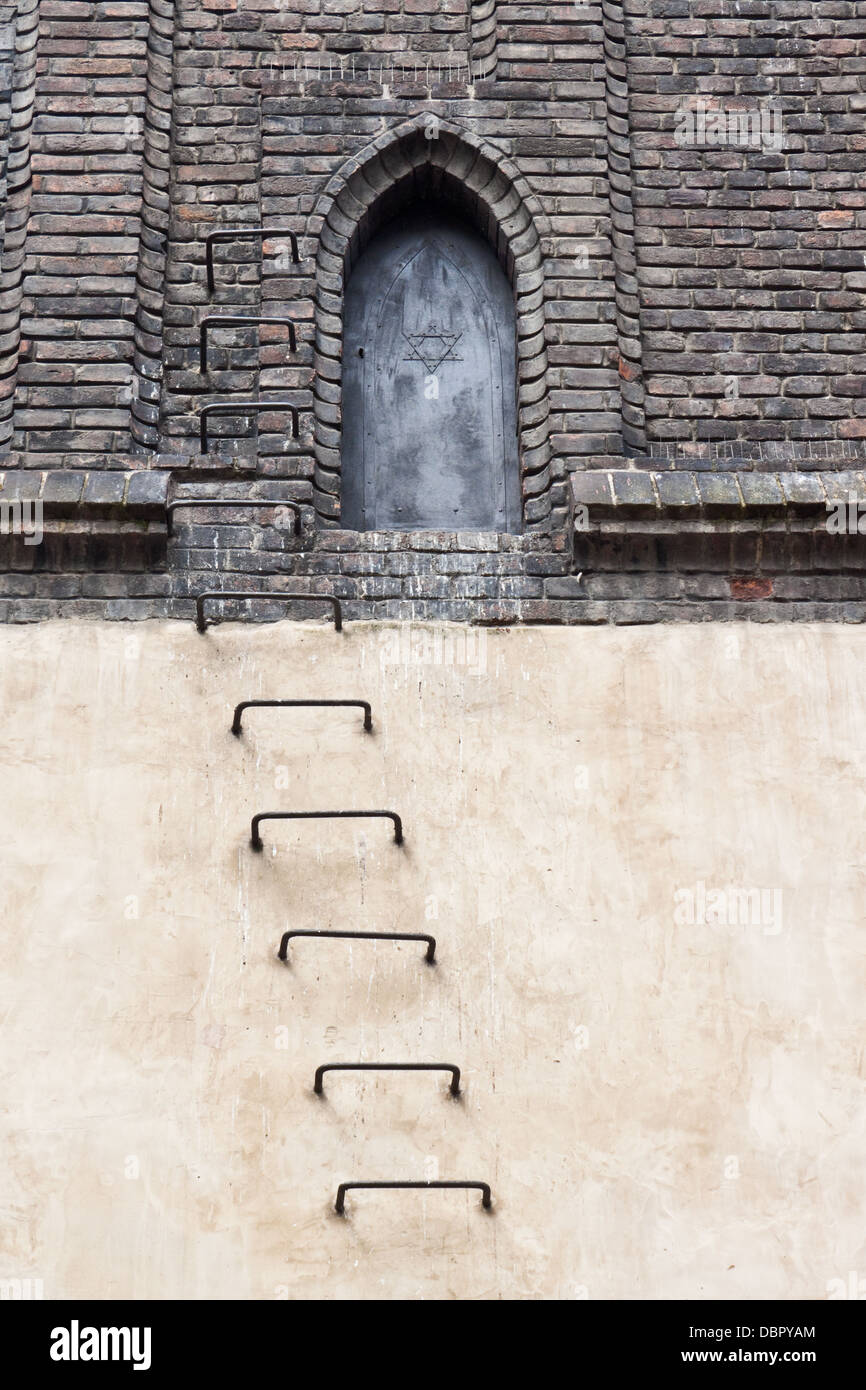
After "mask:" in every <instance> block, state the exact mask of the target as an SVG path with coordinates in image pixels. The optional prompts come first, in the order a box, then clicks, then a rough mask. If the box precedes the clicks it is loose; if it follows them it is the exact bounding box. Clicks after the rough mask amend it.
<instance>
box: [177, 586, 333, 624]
mask: <svg viewBox="0 0 866 1390" xmlns="http://www.w3.org/2000/svg"><path fill="white" fill-rule="evenodd" d="M208 599H214V600H216V599H232V600H235V599H246V600H251V599H270V600H271V601H273V602H281V603H330V604H332V605H333V609H334V630H335V632H342V631H343V609H342V606H341V604H340V600H339V599H338V598H334V596H333V594H273V593H270V592H269V590H267V589H256V590H238V589H208V590H207V591H206V592H205V593H203V594H197V595H196V600H195V625H196V627H197V628H198V630H199V632H204V631H205V629H206V627H207V623H206V622H205V616H204V606H205V604H206V603H207V601H208Z"/></svg>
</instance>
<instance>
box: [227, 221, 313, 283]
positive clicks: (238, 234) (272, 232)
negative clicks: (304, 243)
mask: <svg viewBox="0 0 866 1390" xmlns="http://www.w3.org/2000/svg"><path fill="white" fill-rule="evenodd" d="M275 236H284V237H288V239H289V241H290V243H291V247H292V260H293V261H294V263H295V265H300V263H301V258H300V256H299V255H298V238H297V236H296V234H295V233H294V232H290V231H289V229H288V227H233V228H226V229H225V230H223V231H219V232H211V233H210V234H209V235H208V236H207V237H206V238H205V247H204V258H205V264H206V266H207V288H208V294H213V292H214V289H215V288H216V286H215V282H214V268H213V249H214V246H216V245H217V243H218V242H226V241H254V240H256V239H257V238H258V237H263V238H265V239H267V240H270V239H271V237H275Z"/></svg>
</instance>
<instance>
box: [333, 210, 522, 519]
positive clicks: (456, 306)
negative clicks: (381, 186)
mask: <svg viewBox="0 0 866 1390" xmlns="http://www.w3.org/2000/svg"><path fill="white" fill-rule="evenodd" d="M343 332H344V338H343V457H342V520H343V525H344V526H345V527H346V528H347V529H348V530H359V531H372V530H376V531H387V530H400V531H405V530H426V529H434V530H483V531H512V532H515V531H519V530H520V485H519V468H518V450H517V390H516V387H517V374H516V322H515V313H514V302H513V299H512V295H511V290H510V288H509V285H508V282H507V280H506V278H505V276H504V274H503V272H502V270H501V269H500V266H499V263H498V262H497V260H496V258H495V256H494V255H493V253H492V251H491V250H490V248H489V247H488V245H487V243H486V242H484V241H483V240H482V239H481V237H480V236H478V235H476V233H474V232H473V231H471V230H469V228H467V227H465V226H464V225H463V224H462V223H459V222H456V221H452V220H450V219H449V218H448V217H447V216H443V215H442V214H441V213H440V212H439V211H438V210H436V209H429V208H427V207H422V208H420V209H418V210H416V211H414V212H412V213H410V214H406V215H404V216H402V217H401V218H400V219H399V220H398V221H397V222H394V223H391V224H390V226H389V227H388V228H387V229H386V230H385V231H384V232H383V233H381V234H380V235H379V236H378V237H377V238H376V239H375V240H374V241H373V242H372V244H371V245H370V246H369V247H368V248H367V250H366V252H365V253H364V255H363V257H362V259H361V260H360V261H359V262H358V265H357V266H356V268H355V271H354V273H353V275H352V278H351V280H350V282H349V287H348V290H347V293H346V303H345V319H344V326H343Z"/></svg>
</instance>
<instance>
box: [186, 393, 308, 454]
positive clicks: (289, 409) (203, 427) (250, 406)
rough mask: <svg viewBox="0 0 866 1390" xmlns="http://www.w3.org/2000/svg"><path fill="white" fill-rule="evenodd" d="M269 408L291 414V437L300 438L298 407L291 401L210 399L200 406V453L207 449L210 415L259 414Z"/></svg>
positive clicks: (204, 452) (205, 451)
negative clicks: (207, 402) (206, 403)
mask: <svg viewBox="0 0 866 1390" xmlns="http://www.w3.org/2000/svg"><path fill="white" fill-rule="evenodd" d="M270 410H275V411H277V410H284V411H285V412H286V413H287V414H288V415H291V417H292V438H293V439H299V438H300V434H301V424H300V414H299V412H298V407H297V406H296V405H293V404H292V402H291V401H211V402H210V404H209V405H203V406H202V408H201V414H200V422H199V423H200V433H201V451H202V453H203V454H206V453H207V451H208V420H209V419H210V417H211V415H261V414H263V413H264V412H265V411H270Z"/></svg>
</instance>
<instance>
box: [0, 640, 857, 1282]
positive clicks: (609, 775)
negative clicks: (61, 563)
mask: <svg viewBox="0 0 866 1390" xmlns="http://www.w3.org/2000/svg"><path fill="white" fill-rule="evenodd" d="M434 638H435V639H436V640H435V641H434ZM467 642H468V646H466V645H465V644H466V643H467ZM449 658H452V659H451V660H449ZM269 696H273V697H283V698H303V697H304V696H311V697H321V698H340V697H343V698H355V697H357V698H367V699H370V700H371V701H372V703H373V713H374V720H375V732H374V734H373V735H372V736H365V735H364V733H363V732H362V729H361V721H360V717H359V716H357V715H356V714H355V713H353V712H349V713H346V712H341V713H336V714H335V713H331V714H326V713H322V712H320V711H311V712H300V713H297V712H292V713H287V712H286V713H284V712H270V711H269V712H260V713H252V714H250V715H248V716H247V727H246V732H245V735H244V737H243V739H242V740H241V741H238V740H235V739H234V738H232V737H231V735H230V733H229V723H230V717H231V710H232V707H233V705H234V703H235V702H236V701H237V700H240V699H245V698H256V697H260V698H261V697H269ZM0 700H2V712H3V714H2V734H0V742H2V747H3V763H4V768H5V771H4V778H3V788H2V798H0V835H2V840H0V843H2V845H3V886H2V899H3V902H2V940H0V975H2V984H0V1093H2V1143H0V1204H2V1212H0V1278H26V1277H34V1278H41V1279H42V1280H43V1285H44V1292H45V1296H46V1297H49V1298H51V1297H76V1298H78V1297H81V1298H85V1297H95V1298H100V1297H105V1298H208V1299H221V1298H231V1297H242V1298H252V1299H273V1298H285V1297H288V1298H291V1299H318V1298H335V1299H343V1298H362V1299H396V1298H408V1299H422V1298H438V1299H449V1298H460V1299H497V1298H529V1299H574V1298H583V1297H589V1298H593V1299H604V1298H647V1297H654V1298H661V1297H670V1298H688V1297H730V1298H735V1297H736V1298H741V1297H745V1298H779V1297H781V1298H794V1297H807V1298H824V1297H826V1296H827V1290H828V1286H829V1281H832V1280H833V1279H842V1280H847V1279H848V1278H849V1272H850V1271H852V1270H858V1271H859V1272H860V1275H861V1277H862V1276H863V1275H866V1244H864V1229H863V1200H862V1187H863V1182H862V1176H863V1162H864V1156H866V1133H864V1131H866V1118H864V1117H866V1108H864V1031H863V1017H864V998H866V930H864V921H863V918H864V914H863V897H864V876H866V855H864V832H863V813H864V758H866V754H864V748H866V739H864V729H866V633H864V631H863V630H862V629H861V628H856V627H852V628H847V627H846V628H834V627H830V626H820V627H818V626H816V627H812V628H808V627H803V628H793V627H778V628H770V627H758V626H749V627H746V626H744V627H722V626H718V627H716V626H706V627H694V626H683V627H676V628H663V627H651V628H642V629H638V628H632V629H620V630H611V629H604V630H591V629H587V628H577V629H571V630H567V629H534V630H533V629H522V630H511V631H490V632H489V633H479V632H475V633H467V631H466V630H465V629H460V628H454V629H447V628H446V629H435V630H434V629H426V630H425V629H421V628H414V629H409V628H404V629H399V628H382V627H374V626H363V625H356V626H353V625H349V626H348V627H347V629H346V631H345V632H344V633H343V635H342V636H338V635H337V634H335V633H334V632H333V631H332V630H330V629H329V628H327V627H325V626H324V625H318V624H303V625H297V624H286V623H279V624H275V625H268V626H260V627H252V626H245V625H226V626H223V627H220V628H217V629H211V630H210V631H209V632H208V634H207V635H206V636H204V637H199V636H198V635H197V634H196V632H195V631H194V628H193V626H192V624H189V625H181V624H177V623H174V624H170V623H142V624H138V625H121V624H104V625H99V624H85V623H72V622H70V623H68V624H64V623H57V624H45V625H42V626H39V627H26V628H5V629H2V630H0ZM352 806H355V807H365V806H377V807H378V806H383V807H386V808H393V809H395V810H397V811H399V812H400V813H401V815H402V816H403V817H404V821H405V831H406V843H405V846H404V847H403V848H402V849H399V848H397V847H396V846H395V845H394V844H393V843H392V841H391V837H390V833H389V828H388V826H387V824H386V823H381V822H380V823H376V822H370V823H366V824H363V823H360V822H355V823H351V824H346V823H344V824H336V825H335V824H332V823H318V824H316V823H308V824H306V825H293V826H292V825H285V824H284V825H279V826H266V827H265V840H266V850H265V853H264V854H263V855H254V854H253V853H252V852H251V850H250V849H249V846H248V835H249V817H250V815H251V814H252V813H253V812H254V811H260V810H271V809H317V808H323V809H327V808H331V807H341V808H348V807H352ZM700 883H703V884H705V885H706V889H705V891H706V892H707V893H711V892H712V891H713V890H718V889H724V890H729V889H731V888H734V889H742V890H748V889H756V890H757V889H763V890H765V893H764V898H763V902H762V903H761V902H760V900H754V902H753V903H752V906H754V907H756V909H757V908H760V911H759V912H758V917H759V920H758V921H756V922H752V921H751V920H750V921H748V922H746V923H742V922H741V921H739V920H737V921H734V922H727V923H726V924H725V925H719V924H718V923H717V922H713V921H712V920H710V921H706V922H704V921H698V922H694V923H692V924H690V923H689V922H688V921H686V920H683V917H684V916H687V915H688V914H687V912H686V911H685V908H684V906H683V904H684V903H686V902H687V901H688V900H687V898H685V897H683V896H682V893H683V890H689V889H691V890H692V891H693V893H694V894H695V901H696V902H697V903H698V904H699V902H700V893H701V891H702V890H701V889H700V888H698V887H697V885H698V884H700ZM678 893H680V894H681V896H680V897H677V896H676V895H677V894H678ZM779 895H781V896H779ZM714 901H715V902H716V904H717V905H718V903H719V901H720V900H719V899H715V900H714ZM738 901H739V900H738V899H735V898H734V897H733V896H732V895H731V894H730V892H729V893H728V897H727V898H726V899H725V903H726V904H727V905H728V906H727V908H726V910H730V904H731V903H736V902H738ZM747 906H748V904H747ZM697 910H698V912H699V915H700V908H699V907H698V909H697ZM744 910H745V909H743V908H742V905H741V906H738V907H737V908H736V912H735V914H734V915H735V916H736V915H737V914H739V913H740V912H742V911H744ZM746 915H748V914H746ZM340 926H344V927H350V928H355V929H372V930H389V929H390V930H399V929H403V930H415V931H426V930H429V931H433V932H434V934H435V935H436V936H437V938H438V942H439V963H438V965H437V966H436V967H435V968H430V967H427V966H425V965H424V963H423V959H422V950H421V948H416V947H415V946H401V947H398V946H393V945H387V944H383V945H378V944H369V943H363V944H360V943H359V944H354V945H349V944H347V943H333V944H327V945H319V944H313V943H310V942H301V943H299V944H297V945H296V946H295V947H293V949H292V950H291V954H290V964H289V965H288V966H286V965H283V964H281V963H280V962H279V961H278V960H277V959H276V951H277V946H278V943H279V938H280V935H281V932H282V931H283V930H284V929H286V928H288V927H332V928H336V927H340ZM362 1059H366V1060H380V1061H404V1060H405V1061H447V1062H456V1063H457V1064H458V1065H460V1066H461V1067H462V1068H464V1073H465V1093H464V1096H463V1098H462V1100H460V1101H454V1100H451V1099H450V1098H449V1097H448V1095H447V1085H446V1079H445V1078H444V1077H438V1076H432V1075H424V1074H421V1075H402V1076H401V1075H386V1076H381V1077H375V1076H352V1075H341V1076H332V1077H331V1078H330V1079H329V1080H328V1081H327V1084H326V1096H325V1099H323V1100H319V1099H317V1098H316V1097H315V1096H314V1095H313V1094H312V1082H313V1073H314V1070H315V1067H316V1066H317V1065H318V1064H319V1063H321V1062H336V1061H358V1060H362ZM433 1176H439V1177H441V1178H457V1179H462V1178H472V1179H482V1180H486V1181H489V1182H490V1183H491V1185H492V1187H493V1195H494V1211H493V1212H492V1213H491V1214H490V1215H485V1214H484V1213H483V1212H482V1211H481V1209H480V1206H479V1203H478V1199H477V1197H476V1195H475V1194H470V1195H467V1194H464V1193H430V1194H417V1193H408V1194H402V1193H399V1194H398V1193H360V1194H350V1198H349V1201H348V1215H347V1217H346V1218H345V1219H343V1220H341V1219H340V1218H338V1217H337V1216H335V1215H334V1213H333V1201H334V1196H335V1192H336V1187H337V1183H338V1182H339V1181H341V1180H344V1179H345V1180H350V1179H357V1178H363V1179H377V1178H383V1179H391V1178H411V1179H423V1178H425V1177H433Z"/></svg>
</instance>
